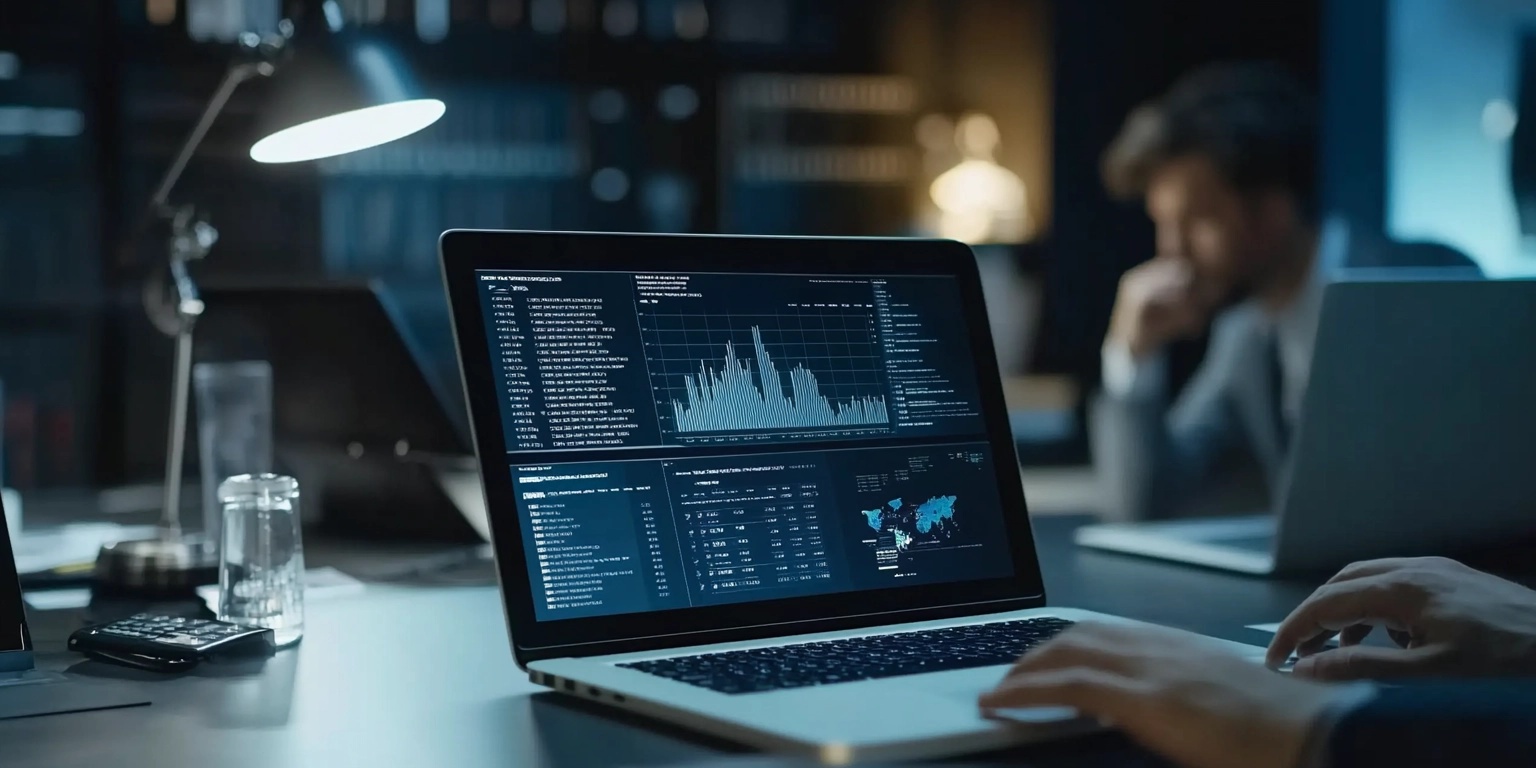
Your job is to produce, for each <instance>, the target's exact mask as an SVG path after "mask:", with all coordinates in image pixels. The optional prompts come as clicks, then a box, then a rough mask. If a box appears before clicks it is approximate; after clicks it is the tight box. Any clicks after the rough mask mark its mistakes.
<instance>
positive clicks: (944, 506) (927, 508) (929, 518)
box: [917, 496, 955, 533]
mask: <svg viewBox="0 0 1536 768" xmlns="http://www.w3.org/2000/svg"><path fill="white" fill-rule="evenodd" d="M953 519H955V497H953V496H935V497H933V498H931V499H929V500H927V501H925V502H923V503H922V504H920V505H919V506H918V508H917V532H918V533H928V532H929V531H931V530H933V526H935V525H942V524H943V523H944V522H945V521H948V520H953Z"/></svg>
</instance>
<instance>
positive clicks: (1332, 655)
mask: <svg viewBox="0 0 1536 768" xmlns="http://www.w3.org/2000/svg"><path fill="white" fill-rule="evenodd" d="M1377 626H1381V627H1384V628H1385V629H1386V630H1387V635H1388V636H1389V637H1391V638H1392V641H1393V642H1394V643H1396V645H1397V647H1396V648H1382V647H1376V646H1365V645H1361V644H1360V643H1361V641H1363V640H1365V638H1366V637H1367V636H1369V635H1370V633H1371V631H1372V630H1373V629H1374V628H1375V627H1377ZM1334 635H1338V636H1339V646H1340V647H1339V648H1338V649H1336V650H1324V649H1325V643H1327V642H1328V640H1329V639H1330V638H1332V637H1333V636H1334ZM1293 652H1294V653H1298V654H1300V656H1301V657H1302V658H1301V659H1300V660H1299V661H1297V663H1296V666H1295V667H1294V670H1293V674H1295V675H1298V676H1302V677H1313V678H1317V679H1320V680H1347V679H1354V678H1401V677H1424V676H1449V675H1454V676H1461V677H1467V676H1481V675H1515V674H1531V673H1536V592H1533V591H1531V590H1529V589H1526V588H1525V587H1522V586H1520V585H1518V584H1515V583H1513V582H1509V581H1505V580H1504V579H1500V578H1498V577H1495V576H1490V575H1488V574H1486V573H1483V572H1481V571H1477V570H1473V569H1472V568H1468V567H1467V566H1465V565H1462V564H1461V563H1458V562H1456V561H1454V560H1447V559H1445V558H1442V557H1420V558H1401V559H1391V560H1369V561H1366V562H1361V563H1355V564H1353V565H1350V566H1348V567H1346V568H1345V569H1344V570H1342V571H1340V572H1339V574H1338V575H1337V576H1334V577H1333V578H1332V579H1329V580H1328V583H1327V584H1324V585H1323V586H1322V587H1321V588H1319V589H1318V590H1317V591H1316V592H1314V593H1313V594H1312V596H1311V597H1309V598H1307V599H1306V600H1305V601H1303V602H1302V604H1301V605H1300V606H1298V607H1297V608H1296V610H1294V611H1292V612H1291V615H1290V616H1288V617H1286V619H1285V621H1283V622H1281V624H1280V629H1279V630H1278V631H1276V632H1275V638H1274V641H1273V642H1271V643H1270V646H1269V654H1268V663H1269V664H1270V665H1272V666H1273V665H1279V664H1281V663H1284V661H1285V660H1286V659H1287V658H1289V657H1290V655H1291V654H1292V653H1293Z"/></svg>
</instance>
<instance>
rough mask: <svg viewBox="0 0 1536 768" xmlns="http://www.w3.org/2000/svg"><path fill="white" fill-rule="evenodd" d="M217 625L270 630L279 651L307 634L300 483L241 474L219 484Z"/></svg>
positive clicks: (283, 478) (293, 480) (271, 476)
mask: <svg viewBox="0 0 1536 768" xmlns="http://www.w3.org/2000/svg"><path fill="white" fill-rule="evenodd" d="M218 495H219V503H220V504H221V505H222V507H223V511H224V521H223V526H222V530H223V535H222V538H221V540H220V547H219V620H220V621H228V622H232V623H235V624H244V625H247V626H255V627H266V628H268V629H271V630H273V631H274V632H276V634H277V638H276V639H277V645H278V647H280V648H281V647H284V646H288V645H292V644H294V643H296V642H298V641H299V639H300V638H301V637H303V635H304V540H303V537H302V534H301V532H300V529H299V521H300V517H299V483H298V481H297V480H295V479H293V478H291V477H288V476H286V475H273V474H264V475H238V476H236V477H231V478H229V479H228V480H225V481H224V482H223V483H221V484H220V485H219V494H218Z"/></svg>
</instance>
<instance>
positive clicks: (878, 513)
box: [860, 496, 957, 552]
mask: <svg viewBox="0 0 1536 768" xmlns="http://www.w3.org/2000/svg"><path fill="white" fill-rule="evenodd" d="M956 498H957V497H955V496H934V497H932V498H930V499H928V500H927V501H925V502H923V503H921V504H919V505H917V507H916V508H915V509H913V508H909V507H907V506H906V504H905V502H904V501H903V500H902V499H892V500H890V501H888V502H886V504H885V506H884V507H880V508H877V509H866V510H860V513H861V514H863V515H864V522H865V523H867V524H868V525H869V527H870V528H871V529H873V530H875V531H876V532H879V531H884V530H886V529H887V528H889V529H890V530H891V532H892V533H893V534H894V535H895V539H896V549H898V550H900V551H902V552H905V551H906V550H907V548H908V547H910V546H911V545H912V544H914V543H917V542H918V541H919V539H920V538H926V539H930V540H932V539H934V538H935V537H937V538H938V539H939V540H944V539H947V538H948V537H949V534H950V533H951V527H952V526H953V525H954V519H955V500H956Z"/></svg>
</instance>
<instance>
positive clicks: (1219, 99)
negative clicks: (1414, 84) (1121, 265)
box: [1093, 64, 1477, 519]
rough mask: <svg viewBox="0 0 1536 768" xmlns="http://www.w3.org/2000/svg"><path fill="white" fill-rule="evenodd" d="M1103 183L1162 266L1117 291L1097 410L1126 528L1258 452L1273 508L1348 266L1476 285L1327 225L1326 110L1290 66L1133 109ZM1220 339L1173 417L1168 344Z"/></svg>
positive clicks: (1457, 259)
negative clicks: (1136, 217) (1321, 127)
mask: <svg viewBox="0 0 1536 768" xmlns="http://www.w3.org/2000/svg"><path fill="white" fill-rule="evenodd" d="M1103 170H1104V176H1105V181H1106V183H1107V185H1108V187H1109V189H1110V190H1111V191H1112V192H1113V193H1115V194H1117V195H1119V196H1123V197H1134V196H1139V197H1141V198H1143V199H1144V201H1145V204H1146V210H1147V214H1148V215H1149V216H1150V217H1151V219H1152V222H1153V224H1154V226H1155V228H1156V233H1157V240H1156V244H1155V246H1156V247H1155V251H1154V253H1155V256H1154V258H1152V259H1151V260H1150V261H1148V262H1146V263H1144V264H1142V265H1140V266H1138V267H1136V268H1134V269H1132V270H1130V271H1129V272H1127V273H1126V274H1125V276H1124V277H1123V278H1121V281H1120V289H1119V295H1118V296H1117V298H1116V301H1115V309H1114V314H1113V316H1112V318H1111V320H1110V330H1109V335H1108V338H1106V340H1105V342H1104V351H1103V354H1104V366H1103V371H1104V393H1103V396H1102V397H1100V398H1099V400H1098V402H1097V403H1095V408H1094V413H1093V430H1094V434H1093V438H1094V445H1093V448H1094V457H1095V462H1096V463H1097V464H1098V469H1099V474H1100V477H1101V478H1102V479H1103V481H1104V482H1105V483H1106V484H1107V487H1108V490H1109V492H1110V494H1111V498H1110V503H1111V504H1112V506H1113V507H1114V509H1113V510H1112V512H1113V513H1114V515H1115V516H1116V517H1120V518H1126V519H1147V518H1157V517H1167V516H1171V515H1173V514H1175V513H1176V512H1177V510H1178V507H1179V505H1180V504H1181V502H1182V501H1184V500H1186V499H1187V498H1188V497H1189V496H1190V493H1191V492H1192V491H1195V490H1198V489H1199V488H1201V486H1202V485H1205V484H1206V483H1208V481H1210V480H1211V478H1212V475H1213V470H1215V469H1216V466H1217V464H1218V460H1219V459H1221V458H1223V457H1224V456H1226V455H1227V454H1228V453H1230V452H1232V451H1233V450H1235V449H1239V448H1242V447H1244V446H1245V445H1246V447H1247V448H1248V449H1249V451H1250V452H1251V454H1252V455H1253V457H1254V458H1255V459H1257V461H1258V464H1259V465H1260V466H1261V467H1262V468H1263V470H1264V473H1265V475H1266V476H1267V478H1268V479H1269V487H1270V489H1271V494H1273V491H1274V488H1275V487H1276V485H1277V481H1278V479H1279V478H1280V475H1281V471H1282V468H1283V466H1284V464H1285V461H1286V455H1287V446H1288V443H1289V434H1290V431H1291V428H1292V426H1293V425H1294V423H1295V420H1296V417H1297V415H1298V412H1299V411H1300V408H1301V399H1302V393H1303V390H1304V389H1305V386H1306V381H1307V373H1308V368H1309V366H1310V363H1311V358H1312V345H1313V340H1314V337H1315V335H1316V331H1317V322H1318V314H1319V311H1320V309H1321V303H1322V292H1323V285H1324V284H1325V283H1326V282H1327V281H1328V280H1329V279H1330V278H1331V277H1333V276H1336V275H1337V273H1338V271H1339V270H1341V269H1348V268H1362V267H1364V268H1379V267H1433V268H1446V269H1449V270H1461V274H1464V275H1476V274H1477V268H1476V267H1475V266H1474V265H1473V264H1472V262H1471V261H1469V260H1468V259H1467V258H1466V257H1464V256H1462V255H1461V254H1459V253H1457V252H1455V251H1453V250H1451V249H1449V248H1445V247H1443V246H1433V245H1428V244H1416V245H1406V244H1398V243H1392V242H1390V241H1387V240H1386V239H1384V238H1382V237H1380V236H1379V235H1375V234H1374V233H1370V232H1367V231H1363V230H1361V229H1359V228H1356V227H1351V226H1349V225H1348V224H1347V223H1345V222H1344V221H1342V220H1336V219H1326V220H1324V219H1322V218H1320V217H1319V216H1318V212H1317V120H1316V115H1315V110H1314V107H1313V103H1312V99H1311V97H1310V95H1309V94H1308V93H1307V92H1306V90H1305V89H1304V88H1303V87H1301V86H1300V85H1299V84H1298V83H1296V82H1295V81H1294V80H1293V79H1291V78H1290V77H1289V76H1287V75H1286V74H1285V73H1284V72H1283V71H1282V70H1280V69H1278V68H1274V67H1269V66H1265V65H1253V64H1244V65H1225V66H1218V67H1214V68H1210V69H1205V70H1201V71H1199V72H1196V73H1194V74H1192V75H1190V76H1188V77H1186V78H1184V79H1183V80H1181V81H1180V82H1178V83H1177V84H1175V85H1174V87H1173V89H1172V90H1170V91H1169V92H1168V94H1167V95H1166V96H1164V97H1163V98H1162V99H1160V100H1158V101H1156V102H1153V103H1150V104H1146V105H1143V106H1141V107H1139V108H1137V109H1136V110H1135V111H1134V112H1132V113H1131V115H1130V116H1129V117H1128V118H1127V120H1126V122H1125V126H1124V127H1123V128H1122V129H1121V132H1120V135H1119V136H1118V137H1117V138H1116V139H1115V141H1114V143H1113V144H1112V145H1111V146H1110V147H1109V149H1108V151H1107V152H1106V153H1105V156H1104V169H1103ZM1446 274H1455V272H1454V271H1448V272H1446ZM1207 328H1209V329H1210V337H1209V338H1210V341H1209V346H1208V348H1207V352H1206V356H1205V359H1204V361H1203V363H1202V364H1201V367H1200V368H1199V370H1198V371H1196V373H1195V375H1194V376H1193V378H1192V379H1191V380H1190V382H1189V383H1188V385H1187V386H1186V387H1185V388H1184V390H1183V392H1182V394H1181V395H1180V396H1179V397H1178V399H1177V400H1176V401H1175V402H1173V403H1172V407H1171V408H1170V407H1167V406H1168V404H1167V395H1166V391H1167V387H1168V383H1167V381H1166V370H1165V369H1166V363H1165V357H1164V349H1165V347H1166V346H1167V345H1168V344H1169V343H1170V342H1172V341H1174V340H1177V339H1183V338H1189V337H1194V336H1197V335H1199V334H1201V333H1202V332H1204V331H1205V330H1206V329H1207Z"/></svg>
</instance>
